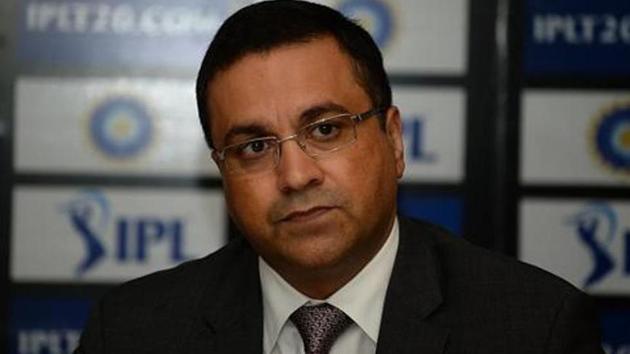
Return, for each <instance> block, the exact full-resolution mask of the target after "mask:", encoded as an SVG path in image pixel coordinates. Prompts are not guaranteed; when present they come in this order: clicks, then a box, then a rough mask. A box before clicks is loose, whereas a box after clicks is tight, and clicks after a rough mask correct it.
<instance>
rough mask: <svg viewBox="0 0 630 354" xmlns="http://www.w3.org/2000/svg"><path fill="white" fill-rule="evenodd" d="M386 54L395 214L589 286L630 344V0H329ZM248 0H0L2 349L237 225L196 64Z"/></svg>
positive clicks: (51, 349)
mask: <svg viewBox="0 0 630 354" xmlns="http://www.w3.org/2000/svg"><path fill="white" fill-rule="evenodd" d="M322 2H323V3H325V4H328V5H330V6H333V7H335V8H337V9H339V10H341V11H342V12H344V13H345V14H347V15H349V16H351V17H354V18H357V19H358V20H359V21H360V22H361V23H362V24H363V25H364V26H365V27H366V28H367V29H368V30H369V31H370V32H371V33H372V35H373V36H374V38H375V39H376V41H377V42H378V44H379V46H380V47H381V48H382V51H383V53H384V56H385V61H386V66H387V70H388V71H389V73H390V76H391V81H392V84H393V90H394V102H395V104H396V105H398V106H399V107H400V109H401V111H402V113H403V117H404V134H405V140H406V159H407V170H406V174H405V177H404V179H403V181H402V182H401V191H400V196H399V202H400V207H401V213H404V214H407V215H412V216H416V217H419V218H423V219H427V220H430V221H433V222H436V223H438V224H441V225H443V226H445V227H446V228H448V229H450V230H452V231H453V232H454V233H456V234H457V235H460V236H461V237H465V238H466V239H468V240H470V241H471V242H473V243H476V244H478V245H481V246H484V247H486V248H490V249H493V250H496V251H498V252H502V253H505V254H508V255H511V256H514V257H517V258H520V259H522V260H524V261H526V262H529V263H533V264H536V265H538V266H540V267H542V268H544V269H547V270H549V271H550V272H552V273H555V274H557V275H559V276H561V277H563V278H565V279H567V280H568V281H570V282H571V283H573V284H574V285H575V286H577V287H579V288H581V289H583V290H584V291H586V292H587V293H589V294H591V295H593V297H594V298H595V300H596V302H597V305H598V307H599V310H600V320H601V324H602V328H603V329H604V338H603V341H604V342H603V345H604V348H605V349H606V351H607V353H609V354H611V353H630V193H629V192H630V2H629V1H625V0H554V1H550V0H523V1H507V0H448V1H443V0H414V1H411V0H409V1H404V0H330V1H322ZM248 3H251V1H244V0H242V1H239V0H180V1H176V2H173V1H169V0H100V1H94V0H2V1H1V2H0V171H1V176H0V186H1V187H0V281H1V283H2V285H1V286H0V290H1V291H0V333H1V335H0V340H1V342H0V352H8V353H11V354H15V353H19V354H42V353H47V354H65V353H70V352H71V351H72V349H73V348H74V345H75V344H76V341H77V340H78V336H79V335H80V330H81V328H82V326H83V324H84V322H85V320H86V318H87V314H88V312H89V309H90V307H91V306H92V304H93V303H94V301H95V300H96V299H98V297H99V296H101V295H102V294H103V293H104V292H106V291H107V290H108V289H109V288H111V287H112V286H114V285H116V284H118V283H120V282H122V281H125V280H128V279H131V278H134V277H137V276H141V275H143V274H146V273H149V272H152V271H155V270H158V269H163V268H166V267H170V266H173V265H175V264H177V263H179V262H182V261H185V260H188V259H191V258H195V257H200V256H202V255H205V254H207V253H209V252H212V251H214V250H216V249H217V248H219V247H220V246H221V245H223V244H225V242H227V240H229V238H230V237H235V236H234V235H235V230H234V228H233V227H232V226H231V225H230V223H229V221H228V217H227V215H226V211H225V207H224V204H223V200H222V196H221V181H220V177H219V175H218V173H217V170H216V169H215V167H214V166H213V164H212V162H211V159H210V153H209V151H208V150H207V148H206V147H205V145H204V142H203V137H202V133H201V129H200V127H199V125H198V122H197V113H196V106H195V99H194V79H195V75H196V70H197V68H198V65H199V63H200V61H201V58H202V55H203V53H204V51H205V48H206V47H207V45H208V43H209V41H210V39H211V38H212V36H213V34H214V33H215V31H216V30H217V28H218V26H219V25H220V24H221V22H222V20H224V19H225V18H226V17H227V16H229V15H230V14H231V13H232V12H234V11H235V10H236V9H238V8H239V7H242V6H244V5H246V4H248Z"/></svg>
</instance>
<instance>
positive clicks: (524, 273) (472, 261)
mask: <svg viewBox="0 0 630 354" xmlns="http://www.w3.org/2000/svg"><path fill="white" fill-rule="evenodd" d="M413 222H416V223H420V224H421V225H422V226H421V227H422V228H423V229H424V230H426V231H425V233H426V234H427V235H428V236H429V238H430V239H431V240H432V242H434V244H435V249H436V251H437V254H438V257H439V260H440V265H441V268H442V271H443V272H444V273H445V274H444V275H446V278H447V279H454V280H455V281H457V280H460V281H462V282H467V281H469V282H474V283H475V284H501V286H502V287H503V288H504V290H505V291H506V292H509V291H514V292H519V293H521V294H532V293H533V294H536V293H537V294H541V295H543V294H549V295H552V294H553V296H554V297H557V296H562V294H565V295H568V294H571V293H576V292H577V293H580V291H579V290H578V289H577V288H575V287H574V286H573V285H571V284H570V283H568V282H567V281H566V280H564V279H561V278H560V277H558V276H556V275H554V274H551V273H550V272H548V271H546V270H543V269H541V268H539V267H537V266H534V265H531V264H528V263H525V262H522V261H520V260H517V259H515V258H513V257H510V256H507V255H504V254H500V253H498V252H494V251H491V250H488V249H485V248H483V247H479V246H477V245H474V244H472V243H470V242H469V241H467V240H465V239H463V238H460V237H457V236H454V235H452V234H451V233H450V232H448V231H446V230H444V229H442V228H441V227H439V226H436V225H431V224H427V223H423V222H418V221H413Z"/></svg>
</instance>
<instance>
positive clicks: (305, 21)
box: [196, 0, 392, 148]
mask: <svg viewBox="0 0 630 354" xmlns="http://www.w3.org/2000/svg"><path fill="white" fill-rule="evenodd" d="M325 36H332V37H333V38H334V39H335V40H336V41H337V43H338V45H339V48H340V49H341V50H342V51H343V52H345V53H346V54H348V55H349V56H350V58H351V61H352V64H353V69H354V76H355V77H356V79H357V83H358V84H359V85H360V86H361V87H362V88H363V89H364V90H365V92H366V93H367V95H368V96H369V97H370V100H371V101H372V104H373V105H374V106H376V107H389V106H390V105H391V102H392V92H391V87H390V85H389V79H388V78H387V74H386V72H385V69H384V67H383V58H382V56H381V52H380V50H379V49H378V46H377V45H376V43H374V40H373V39H372V37H371V36H370V34H369V33H368V32H367V31H366V30H365V29H363V28H362V27H361V26H359V25H357V24H356V23H354V22H352V21H351V20H349V19H348V18H346V17H345V16H343V15H342V14H341V13H339V12H337V11H335V10H333V9H331V8H329V7H326V6H323V5H318V4H314V3H310V2H306V1H294V0H274V1H265V2H260V3H256V4H253V5H250V6H247V7H244V8H242V9H240V10H239V11H237V12H236V13H234V14H233V15H232V16H230V17H229V18H228V19H227V20H226V21H225V22H224V23H223V25H222V26H221V28H219V30H218V32H217V33H216V35H215V37H214V39H213V40H212V42H211V43H210V46H209V47H208V50H207V51H206V54H205V56H204V58H203V61H202V63H201V68H200V69H199V74H198V76H197V88H196V91H197V109H198V111H199V119H200V121H201V126H202V128H203V132H204V135H205V138H206V142H207V143H208V146H209V147H210V148H213V143H212V135H211V129H210V127H211V125H210V119H211V117H210V114H209V112H208V108H207V107H208V106H207V104H208V103H207V101H208V98H207V97H208V84H209V83H210V82H211V81H212V79H213V78H214V76H215V75H216V74H217V73H218V72H220V71H222V70H226V69H228V68H229V67H230V66H231V65H233V64H234V63H236V62H237V61H238V60H239V59H242V58H243V57H244V56H246V55H247V54H252V53H264V52H268V51H270V50H272V49H275V48H278V47H280V46H283V45H289V44H296V43H307V42H309V41H311V40H313V39H317V38H321V37H325Z"/></svg>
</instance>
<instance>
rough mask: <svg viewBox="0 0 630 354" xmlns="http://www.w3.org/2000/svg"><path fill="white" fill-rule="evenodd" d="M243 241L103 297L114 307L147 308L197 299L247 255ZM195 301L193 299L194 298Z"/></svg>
mask: <svg viewBox="0 0 630 354" xmlns="http://www.w3.org/2000/svg"><path fill="white" fill-rule="evenodd" d="M247 249H248V246H247V245H246V242H245V241H244V240H242V239H237V240H233V241H232V242H230V243H228V244H227V245H226V246H224V247H222V248H221V249H219V250H217V251H215V252H213V253H211V254H209V255H207V256H205V257H203V258H200V259H195V260H190V261H187V262H184V263H182V264H180V265H178V266H175V267H173V268H170V269H165V270H161V271H157V272H154V273H151V274H148V275H145V276H142V277H140V278H136V279H133V280H130V281H128V282H125V283H123V284H121V285H118V286H116V287H115V288H113V289H112V290H111V291H109V292H108V293H107V294H106V295H105V297H104V298H103V302H104V303H105V304H107V305H109V306H108V307H110V308H117V307H120V308H128V307H130V304H139V305H140V304H141V306H147V305H151V304H158V303H160V302H166V301H171V300H173V299H174V298H175V299H179V300H182V299H183V298H186V297H190V298H193V297H194V296H195V295H197V294H200V293H201V292H202V290H203V289H202V287H203V286H205V285H206V284H208V283H209V282H212V280H213V279H215V278H218V277H221V276H222V272H223V271H224V270H225V269H229V268H231V267H233V265H234V264H236V263H238V261H239V258H240V257H243V256H244V254H245V253H246V252H247ZM191 300H192V299H191Z"/></svg>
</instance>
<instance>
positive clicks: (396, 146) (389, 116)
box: [385, 106, 405, 178]
mask: <svg viewBox="0 0 630 354" xmlns="http://www.w3.org/2000/svg"><path fill="white" fill-rule="evenodd" d="M385 119H386V123H385V124H386V125H385V128H386V133H387V139H388V140H389V143H390V145H391V147H392V152H393V153H394V161H395V164H396V176H397V177H398V178H401V177H402V175H403V172H404V171H405V146H404V144H403V136H402V120H401V118H400V111H399V110H398V107H396V106H391V107H390V108H389V109H388V110H387V113H386V116H385Z"/></svg>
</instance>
